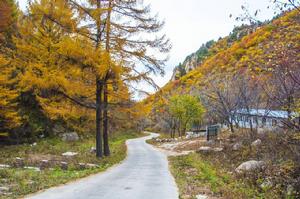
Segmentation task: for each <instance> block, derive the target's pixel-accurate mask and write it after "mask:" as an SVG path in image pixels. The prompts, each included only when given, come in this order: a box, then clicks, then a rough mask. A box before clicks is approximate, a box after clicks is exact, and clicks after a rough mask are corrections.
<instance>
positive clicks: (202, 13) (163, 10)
mask: <svg viewBox="0 0 300 199" xmlns="http://www.w3.org/2000/svg"><path fill="white" fill-rule="evenodd" d="M18 1H19V4H20V6H21V8H22V9H25V7H26V4H27V0H18ZM144 2H145V3H146V4H151V6H152V11H153V13H158V15H159V17H160V18H161V19H164V20H165V23H166V24H165V27H164V29H163V32H165V33H166V34H167V36H168V37H169V38H170V40H171V42H172V46H173V48H172V50H171V52H170V55H169V56H170V60H169V61H168V63H167V64H166V68H165V70H166V75H165V76H164V77H153V78H154V80H155V82H156V83H157V84H158V85H159V86H163V85H164V84H165V83H167V82H168V81H169V80H170V78H171V75H172V71H173V68H174V67H175V66H176V65H177V64H178V63H179V62H183V60H184V59H185V57H186V56H187V55H189V54H191V53H193V52H195V51H196V50H197V49H198V48H199V47H200V46H201V44H202V43H205V42H206V41H209V40H211V39H218V38H219V37H223V36H226V35H228V34H229V33H230V32H231V30H232V29H233V28H234V26H235V25H237V24H238V23H237V22H236V21H235V20H234V18H235V16H238V15H240V14H241V13H242V9H241V5H245V4H246V5H248V6H249V9H250V10H252V12H253V13H254V10H255V9H260V10H261V12H260V13H259V15H258V18H259V19H261V20H264V19H270V18H271V17H272V16H273V11H272V10H271V9H267V6H268V5H270V0H144ZM230 14H232V15H233V18H230V17H229V15H230ZM143 87H145V86H143ZM146 90H148V91H150V90H151V88H146Z"/></svg>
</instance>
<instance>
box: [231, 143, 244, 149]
mask: <svg viewBox="0 0 300 199" xmlns="http://www.w3.org/2000/svg"><path fill="white" fill-rule="evenodd" d="M242 146H243V145H242V144H241V143H235V144H234V145H233V147H232V150H234V151H238V150H240V149H241V148H242Z"/></svg>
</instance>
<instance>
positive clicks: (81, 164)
mask: <svg viewBox="0 0 300 199" xmlns="http://www.w3.org/2000/svg"><path fill="white" fill-rule="evenodd" d="M78 166H79V169H81V170H83V169H86V166H85V164H84V163H79V164H78Z"/></svg>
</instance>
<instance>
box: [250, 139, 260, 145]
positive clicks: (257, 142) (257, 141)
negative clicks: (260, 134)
mask: <svg viewBox="0 0 300 199" xmlns="http://www.w3.org/2000/svg"><path fill="white" fill-rule="evenodd" d="M261 143H262V142H261V140H260V139H257V140H255V141H254V142H252V143H251V146H253V147H258V146H260V145H261Z"/></svg>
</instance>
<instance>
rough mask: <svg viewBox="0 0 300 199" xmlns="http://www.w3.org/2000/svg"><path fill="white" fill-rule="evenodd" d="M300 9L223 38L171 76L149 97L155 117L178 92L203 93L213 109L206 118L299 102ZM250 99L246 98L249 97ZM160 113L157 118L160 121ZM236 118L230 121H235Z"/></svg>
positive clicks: (295, 106)
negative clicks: (193, 63)
mask: <svg viewBox="0 0 300 199" xmlns="http://www.w3.org/2000/svg"><path fill="white" fill-rule="evenodd" d="M299 32H300V15H299V12H298V11H297V10H294V11H290V12H286V13H283V14H282V15H281V16H280V17H278V18H276V19H274V20H273V21H271V22H270V23H267V24H265V25H263V26H261V27H259V28H257V29H256V30H255V31H254V32H253V33H250V34H248V35H246V36H244V37H242V38H241V39H238V40H236V41H234V42H231V41H230V36H228V37H225V38H223V39H220V40H219V41H217V42H216V43H215V44H213V45H212V46H211V47H210V48H209V50H208V51H209V56H207V57H206V58H205V59H203V60H202V61H201V64H200V65H199V66H198V67H195V69H194V70H191V71H190V72H188V73H187V74H185V75H183V76H182V77H179V78H177V79H176V80H174V81H170V82H169V83H168V84H167V85H166V86H164V87H163V88H162V89H161V90H160V91H159V92H157V93H156V94H154V95H152V96H150V97H148V98H147V99H145V100H144V103H145V104H148V105H149V106H152V109H153V110H152V115H151V117H152V118H154V121H155V123H157V122H159V121H161V119H160V118H161V117H162V116H161V114H162V111H159V109H161V108H162V107H163V106H162V104H166V103H168V99H169V98H170V97H171V96H173V95H182V94H191V95H195V96H199V97H200V98H201V101H202V103H203V104H204V105H205V107H206V109H207V117H206V120H207V121H206V122H208V123H215V122H220V121H227V123H228V124H229V123H231V124H232V123H233V122H232V121H229V118H230V114H231V112H232V111H234V110H236V109H238V108H244V107H248V108H273V109H282V110H287V111H288V112H292V111H294V110H297V109H298V108H299V104H300V103H299V96H300V94H299V89H300V88H299V82H300V81H299V77H300V71H299V70H300V65H299V63H300V42H299V41H300V34H299ZM243 97H244V98H245V99H244V98H243ZM156 119H157V121H156ZM231 124H230V125H231Z"/></svg>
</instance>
